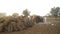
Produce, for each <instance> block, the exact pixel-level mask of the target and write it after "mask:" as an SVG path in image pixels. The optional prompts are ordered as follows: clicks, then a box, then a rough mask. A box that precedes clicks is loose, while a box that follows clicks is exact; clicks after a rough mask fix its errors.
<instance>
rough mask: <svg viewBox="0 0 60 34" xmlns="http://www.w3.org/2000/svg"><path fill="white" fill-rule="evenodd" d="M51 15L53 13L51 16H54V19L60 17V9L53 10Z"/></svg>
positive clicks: (54, 8)
mask: <svg viewBox="0 0 60 34" xmlns="http://www.w3.org/2000/svg"><path fill="white" fill-rule="evenodd" d="M50 13H51V16H53V17H59V16H60V14H59V13H60V7H53V8H51V11H50Z"/></svg>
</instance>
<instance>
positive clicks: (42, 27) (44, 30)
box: [0, 23, 60, 34]
mask: <svg viewBox="0 0 60 34" xmlns="http://www.w3.org/2000/svg"><path fill="white" fill-rule="evenodd" d="M0 34H60V26H59V27H57V26H56V25H51V24H42V23H39V24H36V25H34V26H33V27H31V28H29V29H27V30H24V31H18V32H12V33H6V32H3V33H0Z"/></svg>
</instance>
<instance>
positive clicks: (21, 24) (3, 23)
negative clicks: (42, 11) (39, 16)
mask: <svg viewBox="0 0 60 34" xmlns="http://www.w3.org/2000/svg"><path fill="white" fill-rule="evenodd" d="M33 24H34V23H33V22H32V19H31V20H30V19H29V18H28V17H25V16H17V17H13V16H5V17H3V18H1V19H0V31H1V32H2V31H4V32H13V31H21V30H24V29H27V28H29V27H30V26H33Z"/></svg>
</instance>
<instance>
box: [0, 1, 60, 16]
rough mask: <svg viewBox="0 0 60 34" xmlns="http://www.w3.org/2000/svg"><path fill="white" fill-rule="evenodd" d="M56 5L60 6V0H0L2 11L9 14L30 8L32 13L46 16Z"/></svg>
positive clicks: (0, 10) (0, 9)
mask: <svg viewBox="0 0 60 34" xmlns="http://www.w3.org/2000/svg"><path fill="white" fill-rule="evenodd" d="M54 6H55V7H57V6H59V7H60V0H0V12H2V13H3V12H5V13H7V15H11V14H12V13H15V12H17V13H19V14H21V13H22V11H23V10H24V9H28V10H29V11H31V14H37V15H41V16H44V15H46V14H47V13H49V11H50V9H51V8H52V7H54Z"/></svg>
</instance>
